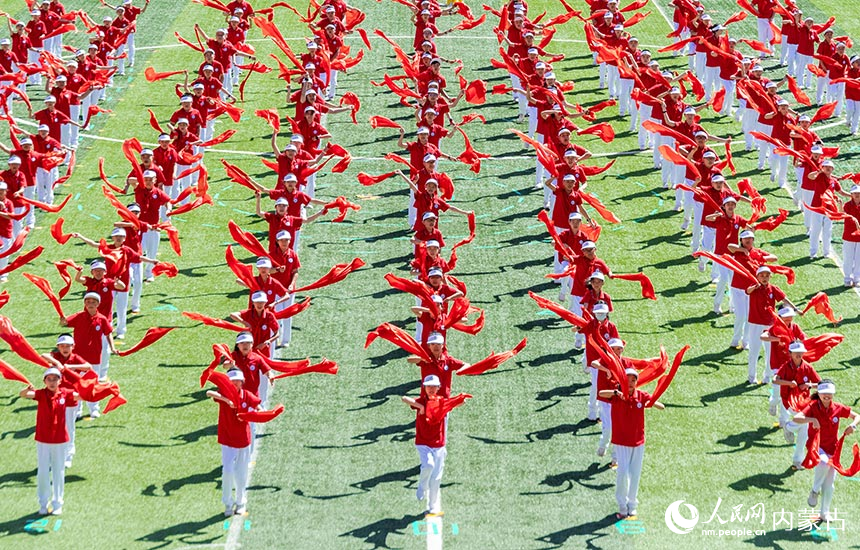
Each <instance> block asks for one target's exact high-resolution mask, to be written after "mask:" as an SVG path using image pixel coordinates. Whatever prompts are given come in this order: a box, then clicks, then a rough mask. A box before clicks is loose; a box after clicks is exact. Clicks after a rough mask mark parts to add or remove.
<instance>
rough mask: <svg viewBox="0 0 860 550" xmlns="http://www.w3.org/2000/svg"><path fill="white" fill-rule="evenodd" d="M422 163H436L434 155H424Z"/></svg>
mask: <svg viewBox="0 0 860 550" xmlns="http://www.w3.org/2000/svg"><path fill="white" fill-rule="evenodd" d="M424 162H436V155H430V154H427V155H424Z"/></svg>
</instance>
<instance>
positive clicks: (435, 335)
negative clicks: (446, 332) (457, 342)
mask: <svg viewBox="0 0 860 550" xmlns="http://www.w3.org/2000/svg"><path fill="white" fill-rule="evenodd" d="M427 343H428V344H444V343H445V337H444V336H442V333H441V332H431V333H430V336H428V337H427Z"/></svg>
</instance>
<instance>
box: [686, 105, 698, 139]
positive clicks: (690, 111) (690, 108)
mask: <svg viewBox="0 0 860 550" xmlns="http://www.w3.org/2000/svg"><path fill="white" fill-rule="evenodd" d="M684 114H685V115H695V114H696V110H695V109H693V108H692V107H687V108H686V109H684ZM700 131H701V130H700ZM696 133H697V134H698V133H699V132H696Z"/></svg>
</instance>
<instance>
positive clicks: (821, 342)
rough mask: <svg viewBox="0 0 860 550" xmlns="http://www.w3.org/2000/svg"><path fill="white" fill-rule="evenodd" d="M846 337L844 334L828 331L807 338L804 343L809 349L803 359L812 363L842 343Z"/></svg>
mask: <svg viewBox="0 0 860 550" xmlns="http://www.w3.org/2000/svg"><path fill="white" fill-rule="evenodd" d="M844 339H845V336H844V335H842V334H836V333H833V332H827V333H824V334H819V335H818V336H813V337H812V338H807V339H806V340H804V341H803V345H804V346H806V350H807V351H806V353H804V354H803V359H804V360H806V361H808V362H810V363H815V362H816V361H818V360H819V359H821V358H822V357H824V356H825V355H827V354H828V353H830V350H832V349H833V348H835V347H836V346H838V345H839V344H841V343H842V341H843V340H844Z"/></svg>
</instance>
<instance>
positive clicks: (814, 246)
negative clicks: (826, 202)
mask: <svg viewBox="0 0 860 550" xmlns="http://www.w3.org/2000/svg"><path fill="white" fill-rule="evenodd" d="M832 233H833V222H832V221H831V220H830V218H828V217H827V216H825V215H824V214H819V213H818V212H811V211H810V212H809V255H810V256H815V255H816V254H818V244H819V242H821V243H822V244H823V246H822V248H823V250H822V252H823V253H824V255H825V256H827V255H829V254H830V237H831V235H832Z"/></svg>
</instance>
